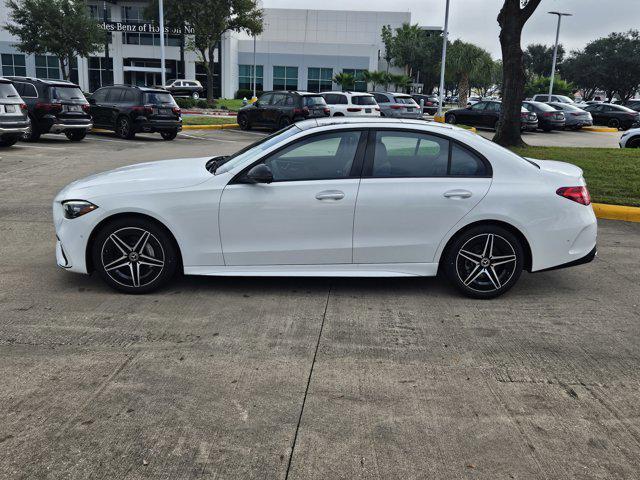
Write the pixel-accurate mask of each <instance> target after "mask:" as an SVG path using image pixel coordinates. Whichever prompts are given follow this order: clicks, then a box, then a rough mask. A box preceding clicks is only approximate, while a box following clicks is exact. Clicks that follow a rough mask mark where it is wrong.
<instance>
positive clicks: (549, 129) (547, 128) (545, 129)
mask: <svg viewBox="0 0 640 480" xmlns="http://www.w3.org/2000/svg"><path fill="white" fill-rule="evenodd" d="M551 130H553V129H552V128H549V127H544V128H543V129H542V131H543V132H544V133H549V132H550V131H551Z"/></svg>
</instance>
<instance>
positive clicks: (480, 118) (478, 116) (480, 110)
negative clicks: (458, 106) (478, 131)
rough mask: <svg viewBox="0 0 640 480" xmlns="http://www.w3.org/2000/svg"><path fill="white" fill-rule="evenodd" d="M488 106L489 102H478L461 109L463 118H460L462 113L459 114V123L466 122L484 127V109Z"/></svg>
mask: <svg viewBox="0 0 640 480" xmlns="http://www.w3.org/2000/svg"><path fill="white" fill-rule="evenodd" d="M486 106H487V102H478V103H476V104H474V105H471V106H470V107H468V108H464V109H462V110H460V113H461V116H462V119H461V120H460V115H459V116H458V119H459V120H458V123H465V124H467V125H470V126H473V127H483V126H484V109H485V108H486Z"/></svg>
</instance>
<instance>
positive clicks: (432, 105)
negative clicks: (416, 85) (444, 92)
mask: <svg viewBox="0 0 640 480" xmlns="http://www.w3.org/2000/svg"><path fill="white" fill-rule="evenodd" d="M411 98H413V99H414V100H415V101H416V103H417V104H418V105H420V102H421V101H424V104H423V107H422V113H424V114H425V115H435V114H436V113H438V97H437V96H436V95H422V94H417V93H416V94H414V95H411Z"/></svg>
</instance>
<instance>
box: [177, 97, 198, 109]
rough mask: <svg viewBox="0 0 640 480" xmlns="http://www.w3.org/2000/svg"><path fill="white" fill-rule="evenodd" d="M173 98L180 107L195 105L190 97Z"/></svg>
mask: <svg viewBox="0 0 640 480" xmlns="http://www.w3.org/2000/svg"><path fill="white" fill-rule="evenodd" d="M175 100H176V103H177V104H178V106H179V107H180V108H193V107H194V106H195V101H194V100H193V99H192V98H183V97H178V98H176V99H175Z"/></svg>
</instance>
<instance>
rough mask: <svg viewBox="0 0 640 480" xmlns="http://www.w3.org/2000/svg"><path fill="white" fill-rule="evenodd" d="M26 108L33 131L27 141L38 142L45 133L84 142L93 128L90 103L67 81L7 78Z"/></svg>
mask: <svg viewBox="0 0 640 480" xmlns="http://www.w3.org/2000/svg"><path fill="white" fill-rule="evenodd" d="M5 78H7V79H9V80H11V83H13V86H14V87H15V89H16V90H17V92H18V94H19V95H20V96H21V97H22V100H23V101H24V103H25V104H26V105H27V109H28V111H29V118H30V119H31V130H30V131H29V132H28V133H26V134H25V136H24V138H25V140H29V141H32V142H35V141H37V140H38V139H39V138H40V135H43V134H45V133H64V134H65V135H66V136H67V138H68V139H69V140H73V141H76V142H77V141H80V140H82V139H83V138H84V137H85V136H86V135H87V132H88V131H89V130H91V128H92V127H93V125H92V123H91V115H89V104H88V103H87V99H86V98H85V97H84V95H83V93H82V90H80V87H79V86H78V85H76V84H74V83H71V82H67V81H64V80H41V79H39V78H31V77H5Z"/></svg>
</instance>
